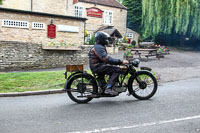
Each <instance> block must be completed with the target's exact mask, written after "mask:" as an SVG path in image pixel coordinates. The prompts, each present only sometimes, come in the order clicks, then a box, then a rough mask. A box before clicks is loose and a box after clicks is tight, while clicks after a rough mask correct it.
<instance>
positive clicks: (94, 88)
mask: <svg viewBox="0 0 200 133" xmlns="http://www.w3.org/2000/svg"><path fill="white" fill-rule="evenodd" d="M139 63H140V61H139V60H138V59H135V60H133V61H132V62H130V63H129V64H127V65H121V66H120V67H121V68H122V73H121V74H120V75H119V78H118V81H117V83H116V84H115V86H114V87H113V89H114V90H115V91H117V92H118V93H119V94H120V93H123V92H126V91H127V90H128V96H130V95H132V96H134V97H135V98H137V99H139V100H147V99H149V98H151V97H152V96H153V95H154V94H155V93H156V91H157V86H158V85H157V80H156V78H155V76H154V75H153V74H152V72H151V69H150V68H147V67H141V68H140V69H139V70H136V68H137V67H138V66H139ZM68 72H72V74H71V75H70V76H69V77H68V78H67V73H68ZM64 74H65V79H66V82H65V86H64V90H65V91H67V94H68V96H69V97H70V99H71V100H72V101H74V102H76V103H88V102H89V101H91V100H92V99H93V98H101V97H115V96H116V95H114V96H113V95H108V94H104V90H105V87H106V86H107V81H108V75H107V76H105V77H104V75H103V76H102V75H97V74H94V73H92V74H90V73H88V72H86V71H84V70H83V65H67V66H66V72H65V73H64ZM117 96H118V95H117Z"/></svg>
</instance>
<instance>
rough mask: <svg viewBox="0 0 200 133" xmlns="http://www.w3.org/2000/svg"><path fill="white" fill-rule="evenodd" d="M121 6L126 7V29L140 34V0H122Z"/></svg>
mask: <svg viewBox="0 0 200 133" xmlns="http://www.w3.org/2000/svg"><path fill="white" fill-rule="evenodd" d="M122 4H123V5H124V6H126V7H127V10H128V12H127V27H128V28H130V29H132V30H134V31H137V32H139V33H140V32H141V20H142V2H141V0H123V1H122Z"/></svg>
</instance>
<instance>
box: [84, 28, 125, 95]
mask: <svg viewBox="0 0 200 133" xmlns="http://www.w3.org/2000/svg"><path fill="white" fill-rule="evenodd" d="M109 40H111V37H110V35H108V34H107V33H105V32H102V31H99V32H97V33H96V34H95V45H94V47H92V48H91V49H90V51H89V54H88V55H89V63H90V69H91V71H92V72H93V73H96V74H98V75H102V74H103V75H106V74H108V75H110V77H109V80H108V85H107V87H106V89H105V91H104V93H105V94H109V95H117V94H118V92H116V91H114V90H113V89H112V87H113V86H114V84H115V83H116V81H117V79H118V76H119V74H120V73H121V71H122V70H121V68H119V67H117V66H113V65H121V64H128V63H129V62H128V61H127V60H120V59H115V58H112V57H110V56H108V54H107V51H106V45H108V44H109Z"/></svg>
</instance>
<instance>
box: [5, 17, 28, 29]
mask: <svg viewBox="0 0 200 133" xmlns="http://www.w3.org/2000/svg"><path fill="white" fill-rule="evenodd" d="M2 26H4V27H14V28H29V22H27V21H20V20H6V19H3V20H2Z"/></svg>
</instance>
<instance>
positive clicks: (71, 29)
mask: <svg viewBox="0 0 200 133" xmlns="http://www.w3.org/2000/svg"><path fill="white" fill-rule="evenodd" d="M57 31H62V32H79V27H77V26H70V25H57Z"/></svg>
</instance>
